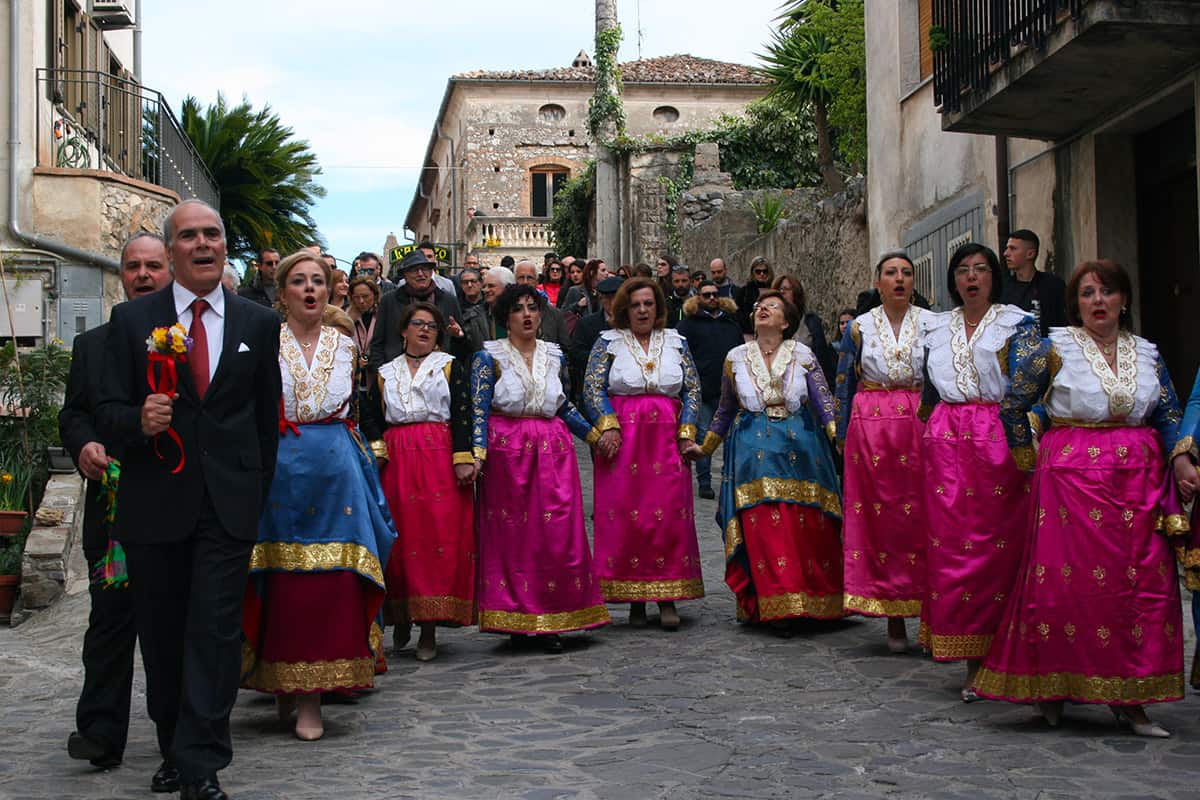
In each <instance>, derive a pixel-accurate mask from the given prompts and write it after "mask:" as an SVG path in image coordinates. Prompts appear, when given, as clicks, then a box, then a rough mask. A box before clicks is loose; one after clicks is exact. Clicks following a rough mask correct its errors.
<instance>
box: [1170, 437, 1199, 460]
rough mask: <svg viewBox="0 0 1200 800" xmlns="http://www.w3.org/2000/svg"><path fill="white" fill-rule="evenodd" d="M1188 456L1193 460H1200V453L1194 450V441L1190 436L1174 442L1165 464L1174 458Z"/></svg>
mask: <svg viewBox="0 0 1200 800" xmlns="http://www.w3.org/2000/svg"><path fill="white" fill-rule="evenodd" d="M1184 454H1186V455H1190V456H1191V457H1192V458H1193V459H1198V458H1200V453H1198V452H1197V449H1196V440H1195V439H1194V438H1192V437H1191V436H1184V437H1183V438H1182V439H1180V440H1179V441H1178V442H1176V444H1175V447H1174V449H1172V450H1171V455H1169V456H1167V462H1168V463H1169V462H1171V461H1172V460H1173V459H1174V458H1175V456H1182V455H1184Z"/></svg>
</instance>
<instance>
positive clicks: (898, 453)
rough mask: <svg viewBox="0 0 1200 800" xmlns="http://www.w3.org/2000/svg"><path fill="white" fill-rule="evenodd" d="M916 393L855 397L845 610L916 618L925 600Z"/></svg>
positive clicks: (849, 438)
mask: <svg viewBox="0 0 1200 800" xmlns="http://www.w3.org/2000/svg"><path fill="white" fill-rule="evenodd" d="M920 402H921V393H920V391H919V390H916V389H876V390H866V391H860V392H858V393H857V394H856V395H855V396H854V405H853V408H852V410H851V412H850V426H849V429H848V430H847V432H846V447H845V470H844V480H843V491H844V497H845V501H844V503H843V505H842V512H843V514H844V515H845V516H844V517H843V519H842V530H843V532H844V537H845V547H844V555H845V574H846V596H845V607H846V611H847V612H848V613H856V614H862V615H864V616H869V617H916V616H919V615H920V613H921V601H922V598H924V597H925V594H926V566H925V550H926V547H927V546H928V542H929V525H928V522H927V520H926V517H925V496H924V494H925V471H924V467H923V465H922V461H921V434H922V433H923V432H924V430H925V424H924V423H923V422H921V420H920V419H919V418H918V417H917V407H918V406H919V405H920Z"/></svg>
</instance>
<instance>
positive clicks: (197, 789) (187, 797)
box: [179, 778, 229, 800]
mask: <svg viewBox="0 0 1200 800" xmlns="http://www.w3.org/2000/svg"><path fill="white" fill-rule="evenodd" d="M179 800H229V795H227V794H225V792H224V790H223V789H221V784H219V783H217V779H216V778H205V779H204V780H202V781H200V782H199V783H188V784H184V786H183V788H182V790H181V793H180V795H179Z"/></svg>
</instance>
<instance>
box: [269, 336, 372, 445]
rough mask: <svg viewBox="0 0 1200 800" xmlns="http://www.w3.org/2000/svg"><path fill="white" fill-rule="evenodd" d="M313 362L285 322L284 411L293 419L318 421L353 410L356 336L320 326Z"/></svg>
mask: <svg viewBox="0 0 1200 800" xmlns="http://www.w3.org/2000/svg"><path fill="white" fill-rule="evenodd" d="M314 348H315V349H314V351H313V357H312V364H311V365H310V364H306V363H305V361H304V348H303V347H302V346H301V345H300V342H299V340H297V339H296V336H295V334H293V333H292V329H291V328H289V327H288V326H287V325H286V324H285V325H282V326H280V330H279V371H280V374H281V377H282V379H283V415H284V417H286V418H287V419H289V420H291V421H292V422H301V423H303V422H315V421H317V420H322V419H328V418H330V417H335V418H337V419H344V418H345V417H346V415H347V414H349V413H350V394H351V392H353V391H354V361H355V358H356V357H357V355H358V348H357V347H355V345H354V340H353V339H351V338H350V337H349V336H346V335H345V334H343V333H341V332H340V331H339V330H338V329H337V328H333V327H331V326H329V325H323V326H322V327H321V335H320V337H318V339H317V343H316V345H314Z"/></svg>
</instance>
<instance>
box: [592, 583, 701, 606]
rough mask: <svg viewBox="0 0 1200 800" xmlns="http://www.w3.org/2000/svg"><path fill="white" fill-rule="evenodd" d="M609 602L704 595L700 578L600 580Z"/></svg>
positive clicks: (638, 601) (691, 597)
mask: <svg viewBox="0 0 1200 800" xmlns="http://www.w3.org/2000/svg"><path fill="white" fill-rule="evenodd" d="M600 591H601V592H603V593H604V599H605V600H606V601H607V602H609V603H643V602H645V601H647V600H695V599H696V598H698V597H704V581H703V580H702V579H701V578H684V579H682V580H671V581H604V580H602V581H600Z"/></svg>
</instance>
